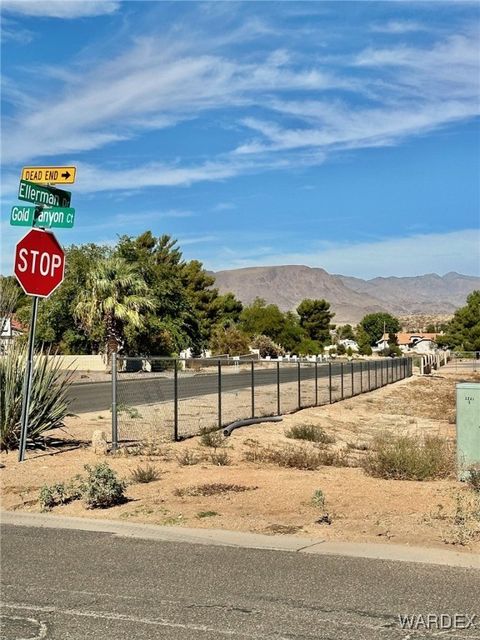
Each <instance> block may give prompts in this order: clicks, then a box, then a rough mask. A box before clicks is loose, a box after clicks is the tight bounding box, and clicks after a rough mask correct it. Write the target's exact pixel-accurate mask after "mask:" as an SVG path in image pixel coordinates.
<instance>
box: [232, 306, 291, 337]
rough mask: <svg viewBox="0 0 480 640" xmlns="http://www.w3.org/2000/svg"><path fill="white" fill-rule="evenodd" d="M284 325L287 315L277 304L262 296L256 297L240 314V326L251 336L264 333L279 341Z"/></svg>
mask: <svg viewBox="0 0 480 640" xmlns="http://www.w3.org/2000/svg"><path fill="white" fill-rule="evenodd" d="M284 325H285V317H284V315H283V313H282V312H281V311H280V309H279V308H278V307H277V305H276V304H267V303H266V302H265V300H263V299H262V298H255V300H254V301H253V302H252V304H250V305H248V306H247V307H244V309H243V311H242V313H241V314H240V327H241V329H242V330H243V331H245V333H247V334H248V335H249V336H251V337H253V336H254V335H264V336H268V337H269V338H272V340H274V341H275V342H277V341H278V338H279V336H280V334H281V333H282V330H283V329H284Z"/></svg>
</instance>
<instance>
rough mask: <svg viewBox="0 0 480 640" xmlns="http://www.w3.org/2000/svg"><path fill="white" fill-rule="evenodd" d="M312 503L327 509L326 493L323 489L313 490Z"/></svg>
mask: <svg viewBox="0 0 480 640" xmlns="http://www.w3.org/2000/svg"><path fill="white" fill-rule="evenodd" d="M312 503H313V504H314V505H315V506H316V507H318V508H319V509H325V494H324V493H323V491H322V490H321V489H316V490H315V491H314V492H313V496H312Z"/></svg>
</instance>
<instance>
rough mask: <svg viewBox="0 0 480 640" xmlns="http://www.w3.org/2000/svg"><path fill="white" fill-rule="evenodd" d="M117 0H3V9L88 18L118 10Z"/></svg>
mask: <svg viewBox="0 0 480 640" xmlns="http://www.w3.org/2000/svg"><path fill="white" fill-rule="evenodd" d="M119 6H120V2H117V1H116V0H63V1H62V0H2V3H1V10H2V11H5V12H7V13H13V14H19V15H25V16H36V17H39V18H62V19H67V20H68V19H73V18H86V17H91V16H101V15H105V14H111V13H114V12H115V11H117V9H118V8H119Z"/></svg>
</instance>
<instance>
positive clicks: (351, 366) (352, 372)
mask: <svg viewBox="0 0 480 640" xmlns="http://www.w3.org/2000/svg"><path fill="white" fill-rule="evenodd" d="M350 373H351V378H352V398H353V396H354V395H355V394H354V382H353V381H354V378H355V370H354V368H353V360H352V362H351V363H350Z"/></svg>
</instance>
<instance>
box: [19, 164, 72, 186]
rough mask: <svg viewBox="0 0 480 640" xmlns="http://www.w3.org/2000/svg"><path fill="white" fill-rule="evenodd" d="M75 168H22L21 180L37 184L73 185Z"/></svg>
mask: <svg viewBox="0 0 480 640" xmlns="http://www.w3.org/2000/svg"><path fill="white" fill-rule="evenodd" d="M76 173H77V167H23V169H22V180H29V181H30V182H37V183H39V182H40V183H42V182H44V183H50V184H73V183H74V182H75V176H76Z"/></svg>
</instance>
